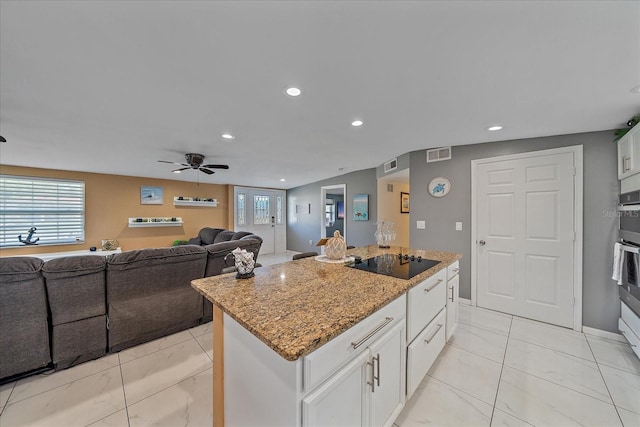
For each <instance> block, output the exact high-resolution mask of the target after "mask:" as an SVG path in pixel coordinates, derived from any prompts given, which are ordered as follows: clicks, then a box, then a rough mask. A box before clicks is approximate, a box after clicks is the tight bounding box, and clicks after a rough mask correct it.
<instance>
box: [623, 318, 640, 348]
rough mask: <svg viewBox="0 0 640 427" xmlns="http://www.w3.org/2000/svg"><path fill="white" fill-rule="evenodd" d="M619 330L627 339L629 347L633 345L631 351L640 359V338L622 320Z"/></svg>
mask: <svg viewBox="0 0 640 427" xmlns="http://www.w3.org/2000/svg"><path fill="white" fill-rule="evenodd" d="M618 329H619V330H620V332H622V335H623V336H624V337H625V338H626V339H627V341H628V342H629V345H631V350H633V352H634V353H635V354H636V356H638V357H640V338H638V337H637V336H636V334H634V333H633V331H632V330H631V328H630V327H629V325H627V323H626V322H625V321H624V320H623V319H622V318H620V319H618Z"/></svg>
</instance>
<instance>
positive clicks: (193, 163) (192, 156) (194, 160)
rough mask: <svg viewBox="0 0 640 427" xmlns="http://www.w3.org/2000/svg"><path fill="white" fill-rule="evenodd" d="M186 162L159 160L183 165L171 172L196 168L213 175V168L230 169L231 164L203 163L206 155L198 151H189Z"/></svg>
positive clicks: (185, 156)
mask: <svg viewBox="0 0 640 427" xmlns="http://www.w3.org/2000/svg"><path fill="white" fill-rule="evenodd" d="M184 158H185V159H186V163H178V162H169V161H167V160H158V162H160V163H169V164H172V165H178V166H182V167H181V168H178V169H174V170H172V171H171V172H180V171H183V170H187V169H196V170H199V171H201V172H204V173H206V174H207V175H213V174H214V173H215V172H214V171H212V170H211V169H229V165H203V164H202V163H204V156H203V155H202V154H198V153H187V154H185V155H184Z"/></svg>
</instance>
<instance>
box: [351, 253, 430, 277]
mask: <svg viewBox="0 0 640 427" xmlns="http://www.w3.org/2000/svg"><path fill="white" fill-rule="evenodd" d="M438 264H440V261H435V260H432V259H426V258H422V257H421V256H415V255H403V254H396V255H394V254H384V255H378V256H376V257H373V258H368V259H363V260H358V259H357V258H356V261H355V262H353V263H351V264H347V267H351V268H357V269H358V270H363V271H368V272H370V273H377V274H384V275H385V276H391V277H396V278H398V279H411V278H412V277H413V276H416V275H418V274H420V273H422V272H423V271H426V270H428V269H430V268H431V267H433V266H434V265H438Z"/></svg>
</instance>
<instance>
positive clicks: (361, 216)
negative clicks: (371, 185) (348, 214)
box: [353, 194, 369, 221]
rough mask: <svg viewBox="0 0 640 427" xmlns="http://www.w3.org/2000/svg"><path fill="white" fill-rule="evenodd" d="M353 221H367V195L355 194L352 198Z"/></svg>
mask: <svg viewBox="0 0 640 427" xmlns="http://www.w3.org/2000/svg"><path fill="white" fill-rule="evenodd" d="M353 220H354V221H369V195H368V194H356V195H355V196H353Z"/></svg>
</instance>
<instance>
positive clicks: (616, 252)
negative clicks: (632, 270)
mask: <svg viewBox="0 0 640 427" xmlns="http://www.w3.org/2000/svg"><path fill="white" fill-rule="evenodd" d="M622 252H623V249H622V245H621V244H620V243H616V244H615V245H613V275H612V276H611V278H612V279H613V280H615V281H616V282H618V285H622V262H623V260H624V254H623V253H622Z"/></svg>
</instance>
